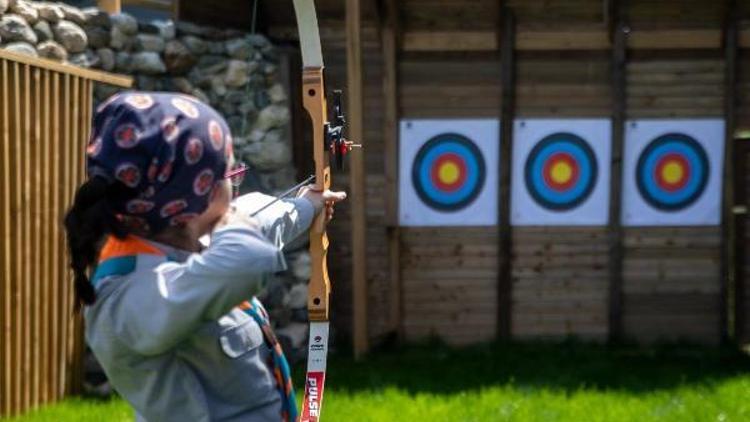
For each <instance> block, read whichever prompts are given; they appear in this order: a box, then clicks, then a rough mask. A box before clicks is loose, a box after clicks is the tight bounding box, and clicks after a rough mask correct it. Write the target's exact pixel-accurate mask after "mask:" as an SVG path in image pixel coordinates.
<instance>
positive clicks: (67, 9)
mask: <svg viewBox="0 0 750 422" xmlns="http://www.w3.org/2000/svg"><path fill="white" fill-rule="evenodd" d="M57 6H58V7H60V9H62V11H63V15H64V16H65V17H64V19H65V20H66V21H71V22H73V23H76V24H78V25H85V24H86V23H87V21H88V19H87V18H86V15H85V14H84V13H83V11H82V10H81V9H78V8H76V7H73V6H69V5H67V4H65V3H58V5H57ZM107 20H109V19H107Z"/></svg>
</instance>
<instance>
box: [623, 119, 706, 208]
mask: <svg viewBox="0 0 750 422" xmlns="http://www.w3.org/2000/svg"><path fill="white" fill-rule="evenodd" d="M709 173H710V168H709V163H708V155H707V154H706V151H705V150H704V149H703V147H702V146H701V144H699V143H698V141H696V140H695V139H693V138H692V137H690V136H688V135H684V134H678V133H670V134H667V135H662V136H659V137H658V138H656V139H654V140H653V141H651V143H649V144H648V146H647V147H646V148H645V149H644V150H643V152H642V153H641V155H640V157H639V158H638V164H637V166H636V173H635V177H636V184H637V186H638V191H639V192H640V194H641V196H643V199H644V200H646V202H648V203H649V204H650V205H651V206H653V207H654V208H657V209H660V210H664V211H677V210H681V209H684V208H686V207H688V206H690V205H691V204H693V203H694V202H695V201H696V200H697V199H698V198H700V196H701V195H702V194H703V191H704V190H705V189H706V185H707V184H708V175H709Z"/></svg>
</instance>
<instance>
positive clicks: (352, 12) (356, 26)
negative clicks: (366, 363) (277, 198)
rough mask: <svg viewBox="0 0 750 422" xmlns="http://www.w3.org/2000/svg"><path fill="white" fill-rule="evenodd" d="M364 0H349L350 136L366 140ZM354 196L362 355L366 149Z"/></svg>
mask: <svg viewBox="0 0 750 422" xmlns="http://www.w3.org/2000/svg"><path fill="white" fill-rule="evenodd" d="M360 6H361V2H360V0H346V78H347V89H348V97H347V105H348V113H347V114H348V123H349V128H348V136H349V138H350V139H351V140H353V141H355V142H358V143H363V144H364V143H365V142H364V139H363V136H364V130H363V119H364V116H363V113H364V96H363V92H362V89H363V87H362V71H363V69H362V11H361V7H360ZM350 162H351V168H350V171H349V176H350V182H351V187H350V190H351V191H350V197H349V206H350V207H351V212H352V217H351V231H352V286H353V287H352V296H353V297H352V300H353V313H354V315H353V333H352V334H353V339H354V357H355V358H356V359H359V358H361V357H362V356H363V355H364V354H365V353H366V352H367V348H368V344H367V343H368V334H367V266H366V261H367V249H366V247H367V240H366V231H367V213H366V206H365V203H366V201H367V194H366V191H365V187H366V184H365V159H364V149H359V150H356V151H355V152H354V153H353V154H351V156H350Z"/></svg>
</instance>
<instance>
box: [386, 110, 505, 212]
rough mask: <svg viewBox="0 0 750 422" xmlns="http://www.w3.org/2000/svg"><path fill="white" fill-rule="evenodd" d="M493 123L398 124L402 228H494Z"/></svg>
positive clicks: (495, 129)
mask: <svg viewBox="0 0 750 422" xmlns="http://www.w3.org/2000/svg"><path fill="white" fill-rule="evenodd" d="M498 133H499V123H498V121H497V120H484V119H477V120H464V119H461V120H408V121H402V122H401V136H400V144H401V145H400V148H401V151H400V152H401V156H400V157H401V169H400V182H401V183H400V187H401V189H400V194H399V218H400V222H401V224H402V225H409V226H435V225H494V224H495V223H496V220H497V203H496V202H497V201H496V195H497V151H498V146H497V138H498Z"/></svg>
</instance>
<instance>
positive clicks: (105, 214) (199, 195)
mask: <svg viewBox="0 0 750 422" xmlns="http://www.w3.org/2000/svg"><path fill="white" fill-rule="evenodd" d="M231 147H232V138H231V136H230V134H229V129H228V127H227V125H226V123H225V122H224V119H222V118H221V116H219V115H218V113H217V112H216V111H215V110H213V109H212V108H210V107H208V106H207V105H205V104H202V103H200V102H199V101H198V100H196V99H194V98H192V97H187V96H182V95H173V94H166V93H138V92H131V93H125V94H121V95H117V96H114V97H112V98H110V99H109V100H107V101H106V102H105V103H104V104H102V105H101V106H100V107H99V109H98V110H97V113H96V115H95V117H94V122H93V130H92V138H91V142H90V143H89V146H88V149H87V154H88V176H89V177H88V180H87V181H86V182H85V183H84V184H83V185H82V186H80V187H79V189H78V191H77V192H76V195H75V200H74V203H73V206H72V207H71V209H70V210H69V211H68V213H67V215H66V218H65V228H66V231H67V238H68V248H69V252H70V257H71V266H72V268H73V271H74V275H75V291H76V296H77V299H78V301H79V303H81V304H84V305H86V309H85V313H84V316H85V319H86V339H87V341H88V344H89V346H90V347H91V349H92V350H93V352H94V354H95V355H96V357H97V358H98V359H99V361H100V363H101V365H102V367H103V368H104V371H105V372H106V374H107V376H108V377H109V380H110V382H111V384H112V385H113V386H114V388H115V389H116V390H117V391H118V392H119V393H120V395H122V396H123V397H124V398H125V399H126V400H127V401H128V402H130V403H131V404H132V406H133V407H134V408H135V411H136V418H137V419H138V420H142V421H269V420H280V419H287V420H294V419H295V416H296V408H295V403H294V396H293V390H292V387H291V380H290V379H289V367H288V365H287V363H286V360H285V359H284V356H283V353H282V352H281V348H280V347H279V345H278V343H277V342H276V341H275V338H274V336H273V332H272V331H271V330H270V326H269V325H268V318H267V315H266V313H265V310H264V309H263V308H262V305H260V302H258V301H257V299H255V298H252V299H251V300H250V301H246V299H248V298H250V297H251V296H252V295H253V294H255V293H256V292H258V291H259V290H260V289H261V288H262V287H263V286H264V281H265V279H266V277H267V276H268V275H269V274H272V273H275V272H278V271H282V270H284V269H285V268H286V263H285V261H284V256H283V253H282V249H283V247H284V245H285V244H287V243H289V242H291V241H293V240H294V239H295V238H298V237H300V236H301V235H303V234H305V233H306V231H307V229H308V228H309V226H310V224H311V222H312V220H313V217H314V215H315V214H316V213H318V212H322V210H323V209H324V208H325V209H326V211H327V217H328V219H329V220H330V218H331V216H332V205H333V203H335V202H338V201H341V200H343V199H344V198H345V197H346V194H345V193H343V192H330V191H326V192H315V191H313V190H312V189H310V188H303V189H302V190H301V191H300V193H299V195H298V197H297V198H296V199H291V200H286V201H279V202H277V203H276V204H275V205H274V206H273V207H269V208H267V209H266V210H264V211H263V212H262V213H261V214H260V215H258V216H257V217H256V218H254V219H251V218H249V217H248V216H249V214H250V213H251V212H252V211H253V210H252V209H248V208H247V205H248V204H247V202H249V201H241V203H242V205H233V204H231V203H230V200H231V196H232V195H231V190H232V188H231V185H230V181H229V180H227V178H226V177H222V176H224V175H225V173H226V172H227V169H228V167H229V168H231V167H232V162H233V157H232V148H231ZM236 173H238V172H237V171H230V172H229V174H236ZM257 197H258V196H254V197H253V198H257ZM266 198H267V197H266ZM251 205H253V206H255V207H256V208H259V207H260V206H262V205H263V204H262V203H261V204H258V203H256V204H251ZM326 205H328V206H326ZM243 206H244V207H245V208H243ZM208 233H210V234H211V242H210V246H208V247H204V246H203V245H202V244H201V243H200V242H199V238H201V236H203V235H205V234H208ZM89 268H95V271H94V274H93V276H92V277H91V279H89V278H88V277H87V270H88V269H89ZM243 301H244V302H243Z"/></svg>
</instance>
